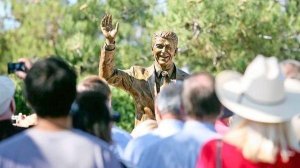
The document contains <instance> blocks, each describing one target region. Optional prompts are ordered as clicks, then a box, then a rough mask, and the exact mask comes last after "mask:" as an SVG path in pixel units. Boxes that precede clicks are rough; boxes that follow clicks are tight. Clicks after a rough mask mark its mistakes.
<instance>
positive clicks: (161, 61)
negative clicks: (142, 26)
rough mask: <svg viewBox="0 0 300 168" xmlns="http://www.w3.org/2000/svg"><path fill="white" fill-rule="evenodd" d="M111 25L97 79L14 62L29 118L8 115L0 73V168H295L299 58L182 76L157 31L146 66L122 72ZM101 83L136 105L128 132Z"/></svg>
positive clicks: (107, 20)
mask: <svg viewBox="0 0 300 168" xmlns="http://www.w3.org/2000/svg"><path fill="white" fill-rule="evenodd" d="M117 29H118V28H116V29H113V28H112V26H111V16H110V15H106V16H105V17H104V19H103V20H102V31H103V32H104V33H106V35H105V37H106V44H105V46H104V47H103V49H102V53H101V58H100V67H99V70H100V72H99V76H88V77H87V78H85V79H83V81H81V82H80V83H79V84H77V75H76V73H75V71H74V70H73V69H72V67H70V65H68V64H67V63H66V62H65V61H64V60H62V59H61V58H58V57H55V56H50V57H48V58H44V59H41V60H39V61H37V62H35V63H33V64H32V63H30V61H29V60H28V59H21V60H20V61H21V62H24V63H25V66H26V69H27V71H26V72H22V71H18V72H16V75H17V76H18V77H19V78H20V79H22V80H23V82H24V88H23V90H24V97H25V99H26V101H27V103H28V105H29V106H30V108H31V110H32V114H30V115H22V114H19V115H15V113H16V111H17V109H16V106H15V102H14V92H15V85H14V82H13V81H12V80H11V79H10V78H9V77H8V76H0V167H1V168H2V167H3V168H16V167H18V168H25V167H26V168H33V167H43V168H69V167H76V168H77V167H78V168H90V167H99V168H102V167H107V168H118V167H129V168H130V167H133V168H135V167H137V168H148V167H149V168H150V167H151V168H194V167H197V168H241V167H243V168H273V167H274V168H283V167H284V168H297V167H299V166H300V143H299V142H300V131H299V130H300V117H299V116H300V115H299V114H300V108H299V102H300V63H299V61H296V60H286V61H283V62H281V63H280V62H279V61H278V60H277V58H275V57H264V56H261V55H259V56H257V57H256V58H255V59H254V60H253V61H252V62H251V63H250V64H249V65H248V66H247V68H246V71H245V72H244V74H241V73H238V72H236V71H233V70H226V71H224V72H221V73H219V74H217V76H214V75H212V74H210V73H209V72H198V73H195V74H191V75H188V74H187V73H184V72H183V71H181V70H179V69H178V68H176V66H175V65H174V63H173V61H172V59H173V57H174V56H175V54H176V52H177V40H178V39H177V36H176V34H175V33H173V32H164V31H163V32H160V33H156V34H155V35H154V38H153V44H152V47H153V48H152V51H153V55H154V57H155V63H154V65H152V66H151V67H149V68H141V67H133V68H131V69H132V71H123V70H118V69H116V68H115V67H114V64H113V62H112V61H113V55H114V50H115V41H114V38H115V34H116V32H117ZM106 63H110V65H111V66H110V67H109V66H108V67H104V66H105V65H106ZM158 67H159V68H161V69H159V70H158V69H157V68H158ZM170 67H171V69H168V68H170ZM165 68H166V69H165ZM150 72H151V73H150ZM164 73H166V74H167V75H164ZM169 74H170V75H169ZM179 74H181V75H180V76H178V75H179ZM152 77H153V78H152ZM167 78H168V79H167ZM106 79H107V80H106ZM107 82H108V83H107ZM109 84H111V85H114V86H117V87H120V88H123V89H124V88H127V89H128V90H129V93H131V94H132V95H133V96H134V97H135V99H137V100H136V101H137V102H136V106H137V107H136V110H137V112H136V121H135V123H136V126H135V128H134V129H133V130H132V132H131V133H129V132H126V131H124V130H122V129H120V128H119V127H117V126H116V124H115V122H116V121H117V120H118V119H117V117H115V115H113V114H114V113H115V112H114V111H113V109H112V107H111V101H112V100H111V99H112V97H111V90H110V87H109ZM150 86H151V87H150ZM152 86H153V87H154V89H153V87H152ZM153 91H155V92H153ZM116 101H117V100H116ZM152 101H153V102H152ZM147 111H149V112H147ZM128 113H132V112H128ZM12 118H13V119H14V120H13V121H15V122H12V120H11V119H12ZM15 118H16V119H15ZM133 122H134V121H133Z"/></svg>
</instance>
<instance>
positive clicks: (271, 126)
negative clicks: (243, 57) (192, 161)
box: [197, 56, 300, 168]
mask: <svg viewBox="0 0 300 168" xmlns="http://www.w3.org/2000/svg"><path fill="white" fill-rule="evenodd" d="M216 91H217V94H218V97H219V99H220V100H221V102H222V103H223V104H224V106H226V107H227V108H228V109H229V110H231V111H233V112H234V113H235V114H236V115H237V116H239V117H238V118H236V119H235V121H233V125H232V128H231V130H230V131H229V132H228V133H227V134H226V135H225V136H224V139H223V140H220V139H216V140H212V141H210V142H208V143H207V144H206V145H205V146H204V147H203V149H202V154H200V155H199V157H198V161H197V167H200V168H214V167H215V168H218V167H223V168H240V167H243V168H262V167H263V168H271V167H275V168H283V167H284V168H296V167H299V165H300V154H299V152H298V151H299V149H300V148H299V143H298V141H297V138H296V135H295V132H294V130H293V129H292V127H291V124H290V119H291V118H292V117H293V116H294V115H295V114H297V113H299V100H300V91H299V90H298V91H297V90H295V88H293V87H288V86H285V85H284V78H283V75H282V72H281V70H280V67H279V64H278V61H277V59H276V58H274V57H271V58H266V57H263V56H258V57H256V58H255V59H254V60H253V61H252V62H251V63H250V64H249V66H248V67H247V69H246V71H245V73H244V75H241V74H239V73H237V72H235V71H225V72H222V73H221V74H219V75H218V76H217V80H216Z"/></svg>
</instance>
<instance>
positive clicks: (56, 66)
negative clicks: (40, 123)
mask: <svg viewBox="0 0 300 168" xmlns="http://www.w3.org/2000/svg"><path fill="white" fill-rule="evenodd" d="M76 78H77V77H76V74H75V72H74V70H73V69H72V68H71V67H70V66H69V65H68V64H67V63H66V62H65V61H63V60H61V59H59V58H57V57H49V58H46V59H42V60H40V61H37V62H36V63H35V64H34V65H33V66H32V68H31V69H30V70H29V71H28V73H27V76H26V78H25V80H24V82H25V97H26V99H27V101H28V103H29V104H30V106H31V108H32V109H33V110H34V111H35V112H36V114H37V116H38V117H41V118H48V117H49V118H58V117H66V116H68V114H69V111H70V107H71V104H72V102H73V101H74V99H75V96H76Z"/></svg>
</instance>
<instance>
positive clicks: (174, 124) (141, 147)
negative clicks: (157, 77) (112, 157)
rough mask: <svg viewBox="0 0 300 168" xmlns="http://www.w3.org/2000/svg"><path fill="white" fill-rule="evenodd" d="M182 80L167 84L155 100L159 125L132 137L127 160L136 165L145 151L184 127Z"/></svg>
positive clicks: (128, 146) (127, 149)
mask: <svg viewBox="0 0 300 168" xmlns="http://www.w3.org/2000/svg"><path fill="white" fill-rule="evenodd" d="M181 91H182V82H180V81H178V82H176V83H171V84H169V85H167V86H165V87H164V88H163V89H162V90H161V92H159V94H158V95H157V98H156V100H155V109H156V110H155V116H156V117H158V118H160V120H159V119H158V118H157V119H156V121H157V122H158V127H157V128H156V129H154V130H153V131H152V132H150V133H147V134H145V135H143V136H140V137H137V138H135V139H132V140H131V141H130V142H129V143H128V145H127V147H126V150H125V154H124V158H125V160H127V161H129V162H131V163H132V164H133V165H136V164H137V163H138V161H139V158H140V156H141V154H142V153H143V152H147V148H148V147H149V146H150V145H152V144H154V143H155V142H158V141H159V140H161V139H162V138H166V137H169V136H171V135H174V134H176V133H178V132H179V131H180V130H181V129H182V127H183V117H184V112H183V109H182V103H181Z"/></svg>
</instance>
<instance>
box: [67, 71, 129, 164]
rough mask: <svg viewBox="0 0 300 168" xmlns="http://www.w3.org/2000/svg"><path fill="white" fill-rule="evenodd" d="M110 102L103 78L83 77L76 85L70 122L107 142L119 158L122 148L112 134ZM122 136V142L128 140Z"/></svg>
mask: <svg viewBox="0 0 300 168" xmlns="http://www.w3.org/2000/svg"><path fill="white" fill-rule="evenodd" d="M110 102H111V91H110V88H109V86H108V85H107V83H106V82H105V81H104V80H102V79H100V78H99V77H98V76H89V77H87V78H85V79H84V80H83V81H82V82H81V83H80V84H79V85H78V86H77V97H76V100H75V102H74V103H73V105H72V110H71V114H72V120H73V122H72V123H73V127H74V128H77V129H80V130H83V131H85V132H88V133H90V134H92V135H94V136H96V137H98V138H100V139H102V140H104V141H105V142H107V143H108V144H109V145H110V148H111V149H112V150H113V152H114V153H115V154H116V156H118V158H119V159H121V158H122V155H123V148H122V147H121V144H119V139H117V140H116V139H114V138H113V136H112V135H113V133H112V126H113V124H114V121H115V120H116V119H115V118H114V117H113V115H112V113H111V108H110V104H111V103H110ZM118 130H120V129H118ZM124 132H125V131H124ZM118 133H120V132H118ZM127 134H128V133H127ZM128 135H129V134H128ZM129 136H130V135H129ZM122 138H124V139H122V142H124V141H129V140H127V139H126V138H127V137H122ZM126 144H127V143H126ZM124 148H125V147H124Z"/></svg>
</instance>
